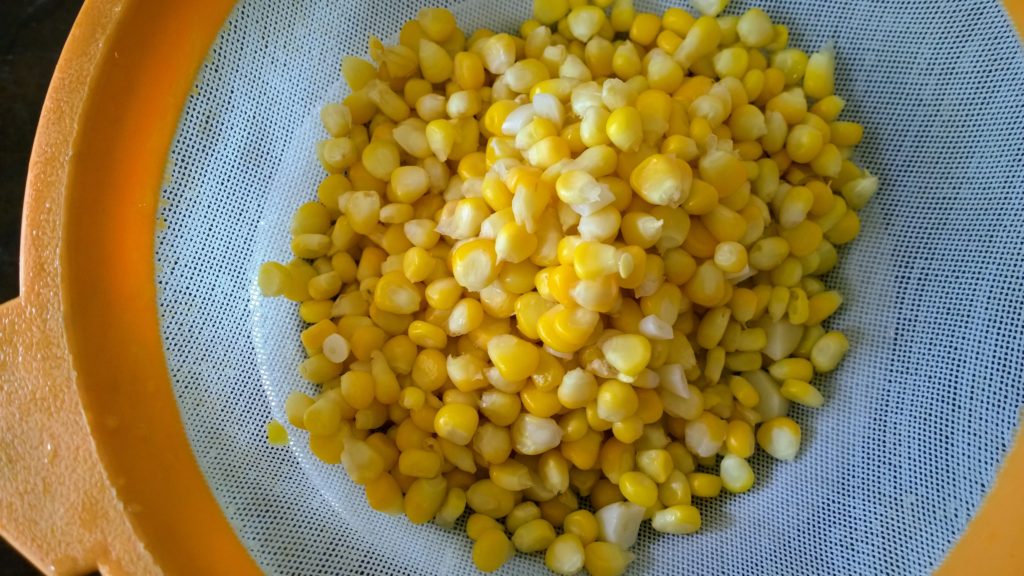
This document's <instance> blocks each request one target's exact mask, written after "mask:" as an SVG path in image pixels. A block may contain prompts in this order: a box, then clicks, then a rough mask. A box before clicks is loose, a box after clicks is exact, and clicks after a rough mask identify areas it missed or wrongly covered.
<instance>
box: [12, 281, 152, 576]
mask: <svg viewBox="0 0 1024 576" xmlns="http://www.w3.org/2000/svg"><path fill="white" fill-rule="evenodd" d="M54 300H57V301H58V302H59V298H56V297H54V298H45V297H42V298H39V297H33V296H32V295H31V294H30V295H27V296H26V297H23V298H19V299H15V300H12V301H10V302H6V303H4V304H0V486H3V487H4V497H3V498H0V534H2V535H3V537H4V538H6V539H7V540H8V541H10V542H11V543H12V544H13V545H14V546H16V547H17V548H18V549H19V550H20V551H21V552H22V553H23V554H24V555H26V556H27V557H28V558H29V559H30V560H31V561H32V562H33V563H34V564H36V566H38V567H39V568H40V569H42V570H43V571H44V572H47V573H50V574H83V573H87V572H89V571H92V570H95V569H97V568H100V569H102V570H103V571H104V572H108V573H126V572H128V570H127V569H126V564H127V565H131V566H143V567H145V566H152V561H151V560H150V558H149V555H148V554H147V553H146V552H145V550H144V549H143V548H142V546H141V544H140V543H139V540H138V539H137V538H136V537H135V536H133V533H132V530H131V526H130V525H129V523H128V521H127V519H126V517H125V516H124V513H123V511H122V510H121V507H120V505H119V503H118V501H117V499H116V498H115V496H114V492H113V490H112V489H111V488H110V485H109V484H108V482H107V480H106V478H105V477H104V474H103V469H102V467H101V466H100V461H99V458H98V457H97V455H96V450H95V447H94V446H93V443H92V439H91V437H90V436H89V430H88V427H87V426H86V421H85V414H84V413H83V412H82V406H81V403H80V402H79V399H78V393H77V390H76V388H75V386H74V382H73V380H72V371H71V364H70V359H69V356H68V351H67V346H66V344H65V342H64V331H63V326H62V319H61V315H60V313H59V310H58V311H56V313H54V312H55V311H54V310H53V309H52V306H51V305H52V304H53V303H54Z"/></svg>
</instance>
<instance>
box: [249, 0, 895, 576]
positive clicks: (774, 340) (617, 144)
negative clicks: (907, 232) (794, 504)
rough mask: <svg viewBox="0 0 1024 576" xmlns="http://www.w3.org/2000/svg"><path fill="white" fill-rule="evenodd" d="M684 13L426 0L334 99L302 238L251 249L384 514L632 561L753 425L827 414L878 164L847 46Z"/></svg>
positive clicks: (311, 416) (781, 437) (684, 513)
mask: <svg viewBox="0 0 1024 576" xmlns="http://www.w3.org/2000/svg"><path fill="white" fill-rule="evenodd" d="M695 4H696V5H697V8H698V9H699V10H700V11H701V12H703V15H701V16H699V17H695V16H692V15H691V14H690V13H688V12H687V11H685V10H683V9H680V8H671V9H669V10H667V11H665V13H664V14H662V15H661V16H658V15H656V14H647V13H639V12H636V11H635V10H634V8H633V6H632V2H631V0H594V2H593V4H588V3H587V2H586V0H573V1H567V0H543V1H538V2H537V3H536V4H535V6H534V20H530V21H527V22H525V23H523V25H522V27H521V29H520V31H519V35H518V36H516V35H513V34H505V33H496V32H492V31H490V30H477V31H476V32H474V33H473V34H472V35H471V36H470V37H469V38H466V36H465V34H464V33H463V32H462V31H461V30H459V28H458V27H457V25H456V21H455V18H454V16H453V15H452V14H451V13H449V12H448V11H447V10H444V9H439V8H427V9H423V10H422V11H420V13H419V15H418V17H417V19H416V20H413V21H410V22H408V23H406V24H405V26H404V27H403V28H402V31H401V35H400V38H399V43H398V44H397V45H395V46H386V45H384V44H383V43H382V42H381V41H380V40H379V39H377V38H371V39H370V46H369V53H370V57H371V59H372V60H373V61H372V62H370V61H367V60H362V59H359V58H354V57H346V58H345V59H344V61H343V64H342V73H343V75H344V77H345V80H346V81H347V83H348V85H349V86H350V87H351V95H349V96H348V97H347V98H345V99H344V101H343V102H341V103H336V104H329V105H327V106H325V107H324V108H323V110H322V115H321V116H322V120H323V125H324V128H325V129H326V131H327V133H328V134H329V138H328V139H326V140H324V141H322V142H321V143H320V144H319V147H318V149H317V153H318V156H319V159H320V161H321V163H322V164H323V167H324V169H325V170H326V171H327V173H328V176H327V177H326V178H325V179H324V180H323V182H322V184H321V185H320V187H319V190H318V192H317V193H318V200H317V201H312V202H309V203H307V204H304V205H302V206H301V207H299V209H298V211H297V212H296V213H295V216H294V220H293V224H292V234H293V236H292V244H291V247H292V251H293V252H294V255H295V259H294V260H292V261H291V262H289V263H287V264H281V263H276V262H268V263H266V264H265V265H263V267H262V268H261V269H260V272H259V286H260V287H261V289H262V291H263V293H264V294H265V295H267V296H279V295H282V296H284V297H286V298H288V299H290V300H293V301H296V302H299V303H300V305H299V315H300V316H301V318H302V320H303V322H305V323H306V324H308V327H307V328H306V329H305V330H304V331H303V332H302V334H301V340H302V345H303V346H304V347H305V350H306V352H307V353H308V355H309V357H308V359H307V360H305V361H304V362H302V364H301V365H300V367H299V371H300V373H301V375H302V376H303V377H304V378H306V379H308V380H309V381H311V382H314V383H316V384H319V385H320V386H321V392H320V393H319V394H318V395H316V396H315V397H310V396H307V395H306V394H303V393H301V392H295V393H293V394H292V395H291V396H290V397H289V398H288V399H287V402H286V404H285V412H286V415H287V419H288V421H289V422H290V423H291V424H292V425H293V426H295V427H296V428H299V429H303V430H306V431H307V432H308V434H309V447H310V449H311V451H312V452H313V453H314V454H315V455H316V456H317V457H319V458H320V459H321V460H323V461H324V462H327V463H331V464H337V463H341V464H342V465H343V466H344V468H345V470H346V472H347V473H348V475H349V477H350V478H351V479H352V480H353V481H354V482H356V483H357V484H360V485H363V486H364V487H365V491H366V498H367V500H368V502H369V504H370V506H372V507H373V508H374V509H376V510H380V511H382V512H385V513H388V514H402V513H404V514H405V515H406V517H407V518H408V519H409V520H410V521H412V522H413V523H417V524H420V523H425V522H430V521H434V522H435V523H436V524H439V525H441V526H445V527H453V526H454V525H455V524H456V522H457V521H458V520H459V519H460V518H461V517H463V515H465V514H466V513H467V512H468V513H470V515H469V516H468V519H467V520H466V522H465V529H466V532H467V533H468V535H469V537H470V538H471V539H472V540H473V541H474V542H475V543H474V546H473V560H474V562H475V563H476V566H477V567H478V568H479V569H480V570H483V571H493V570H496V569H497V568H499V567H500V566H501V565H502V564H503V563H504V562H506V561H507V560H508V559H509V558H510V557H511V556H512V555H513V554H514V553H515V551H517V550H518V551H521V552H527V553H530V552H545V556H544V559H545V562H546V565H547V566H548V567H549V568H550V569H551V570H552V571H554V572H556V573H558V574H574V573H576V572H578V571H580V570H582V569H584V568H586V570H588V571H589V572H590V574H592V575H593V576H604V575H615V574H620V573H622V572H623V571H624V570H625V569H626V567H627V565H628V564H629V562H630V561H631V559H632V558H633V555H632V553H631V552H629V551H628V549H629V548H630V547H631V546H632V545H633V544H634V542H635V541H636V539H637V535H638V531H639V529H640V526H641V523H642V522H643V520H647V519H649V520H650V524H651V526H652V527H653V529H654V530H658V531H661V532H666V533H672V534H688V533H692V532H694V531H696V530H698V529H699V528H700V525H701V516H700V512H699V509H698V507H696V506H695V505H694V502H695V500H699V499H705V498H714V497H716V496H718V495H719V494H720V493H721V492H722V490H725V491H727V492H732V493H740V492H745V491H747V490H749V489H750V488H751V486H752V485H753V483H754V480H755V477H754V472H753V469H752V468H751V466H750V464H749V462H748V461H749V459H750V457H751V456H752V455H753V454H754V452H755V450H756V448H757V447H758V446H760V448H761V449H762V450H764V451H765V452H766V453H768V454H770V455H771V456H773V457H775V458H777V459H780V460H792V459H793V458H795V457H796V455H797V453H798V451H799V448H800V435H801V433H800V427H799V426H798V425H797V423H796V422H794V421H793V420H791V419H790V418H788V417H787V416H786V414H787V412H788V410H789V406H790V403H793V402H795V403H798V404H801V405H804V406H809V407H819V406H821V405H822V404H823V402H824V399H823V397H822V394H821V393H820V392H819V391H818V390H817V389H816V388H815V386H814V385H812V384H811V381H812V379H813V378H814V376H815V374H819V373H824V372H829V371H831V370H833V369H835V368H836V366H837V364H838V363H839V361H840V360H841V359H842V357H843V355H844V354H845V353H846V351H847V348H848V342H847V340H846V338H845V337H844V336H843V335H842V334H841V333H839V332H834V331H832V332H830V331H827V330H826V329H825V328H824V327H823V326H822V323H823V322H824V321H826V320H827V319H828V318H829V316H830V315H832V314H833V313H834V312H835V311H836V309H837V308H838V307H839V306H840V303H841V301H842V299H841V297H840V295H839V294H838V293H837V292H835V291H831V290H828V289H827V288H826V286H825V285H824V284H823V283H822V281H821V280H820V279H819V278H818V277H819V276H820V275H822V274H824V273H826V272H828V271H829V270H831V269H832V268H833V267H834V266H835V264H836V259H837V253H836V246H839V245H842V244H846V243H847V242H850V241H851V240H853V239H854V237H855V236H856V235H857V233H858V231H859V228H860V223H859V219H858V217H857V210H859V209H860V208H862V207H863V206H864V204H865V203H866V202H867V201H868V199H869V198H870V197H871V195H872V194H873V193H874V192H875V190H876V189H877V187H878V181H877V179H876V178H874V177H873V176H871V175H870V174H868V173H867V172H865V171H863V170H861V169H860V168H858V167H857V166H856V165H855V164H854V163H853V162H852V161H851V160H850V158H851V152H852V149H853V147H854V146H855V145H857V144H858V142H859V141H860V140H861V137H862V134H863V129H862V127H861V126H860V125H859V124H856V123H853V122H847V121H841V120H838V119H837V118H838V116H839V114H840V112H841V111H842V109H843V100H842V99H841V98H840V97H838V96H836V95H835V94H833V89H834V78H833V77H834V66H835V57H834V53H833V51H832V50H831V48H828V47H827V48H824V49H822V50H821V51H819V52H816V53H813V54H810V55H808V54H806V53H805V52H803V51H801V50H799V49H796V48H790V47H788V46H787V37H788V32H787V28H786V27H785V26H783V25H780V24H775V23H773V22H772V21H771V20H770V18H769V17H768V16H767V15H766V14H765V13H764V12H763V11H761V10H758V9H752V10H749V11H747V12H746V13H744V14H743V15H741V16H721V15H719V14H720V12H721V11H722V10H723V9H724V2H722V1H720V0H700V1H696V0H695ZM609 9H610V10H609ZM268 433H269V436H270V439H271V441H272V442H275V443H283V442H287V433H286V432H285V429H284V427H283V426H282V425H281V424H279V423H277V422H272V423H271V424H270V426H269V427H268ZM591 510H593V511H594V512H591Z"/></svg>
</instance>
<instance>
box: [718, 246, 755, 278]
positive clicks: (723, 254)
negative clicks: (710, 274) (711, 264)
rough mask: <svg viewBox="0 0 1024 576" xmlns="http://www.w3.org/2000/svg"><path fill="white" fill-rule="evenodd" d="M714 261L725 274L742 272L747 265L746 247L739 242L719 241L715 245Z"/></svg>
mask: <svg viewBox="0 0 1024 576" xmlns="http://www.w3.org/2000/svg"><path fill="white" fill-rule="evenodd" d="M714 261H715V266H718V267H719V268H721V269H722V272H725V273H727V274H736V273H738V272H742V271H743V269H744V268H746V267H747V249H746V248H744V247H743V245H742V244H740V243H739V242H721V243H719V244H718V245H717V246H715V257H714Z"/></svg>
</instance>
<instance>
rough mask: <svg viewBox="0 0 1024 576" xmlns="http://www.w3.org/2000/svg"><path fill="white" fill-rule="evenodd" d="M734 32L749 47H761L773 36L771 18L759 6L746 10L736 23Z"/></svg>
mask: <svg viewBox="0 0 1024 576" xmlns="http://www.w3.org/2000/svg"><path fill="white" fill-rule="evenodd" d="M736 33H737V35H738V36H739V39H740V41H741V42H743V44H745V45H747V46H749V47H750V48H763V47H765V46H767V45H768V44H769V43H770V42H771V41H772V38H773V37H774V36H775V30H774V28H773V27H772V21H771V18H769V17H768V15H767V14H765V13H764V11H763V10H761V9H760V8H752V9H750V10H747V11H746V12H745V13H743V15H742V16H740V19H739V21H738V22H737V23H736Z"/></svg>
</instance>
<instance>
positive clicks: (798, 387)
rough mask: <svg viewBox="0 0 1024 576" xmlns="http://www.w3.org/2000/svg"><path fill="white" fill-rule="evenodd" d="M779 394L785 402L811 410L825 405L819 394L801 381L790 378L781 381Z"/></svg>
mask: <svg viewBox="0 0 1024 576" xmlns="http://www.w3.org/2000/svg"><path fill="white" fill-rule="evenodd" d="M779 393H780V394H782V397H783V398H785V399H787V400H790V401H792V402H796V403H797V404H802V405H804V406H808V407H811V408H820V407H821V406H823V405H824V404H825V398H824V397H823V396H822V395H821V392H819V391H818V389H817V388H815V387H814V386H812V385H811V384H809V383H807V382H804V381H803V380H794V379H792V378H790V379H788V380H785V381H783V383H782V387H781V388H779Z"/></svg>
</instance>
